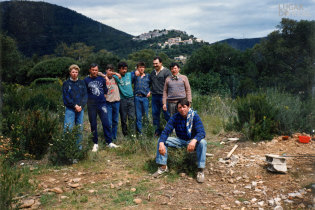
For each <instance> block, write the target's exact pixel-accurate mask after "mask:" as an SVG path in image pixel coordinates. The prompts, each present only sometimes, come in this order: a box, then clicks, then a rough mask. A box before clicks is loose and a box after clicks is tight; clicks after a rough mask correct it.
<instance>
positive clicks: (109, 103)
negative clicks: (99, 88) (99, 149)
mask: <svg viewBox="0 0 315 210" xmlns="http://www.w3.org/2000/svg"><path fill="white" fill-rule="evenodd" d="M98 74H99V75H100V76H102V77H103V78H104V79H106V86H107V89H108V92H107V94H106V107H107V115H108V122H109V129H110V130H111V134H112V139H113V141H114V140H116V139H117V127H118V118H119V105H120V94H119V89H118V85H117V82H116V80H115V79H114V77H113V75H117V76H118V77H119V78H121V76H120V75H119V74H118V73H116V72H115V70H114V66H113V65H112V64H108V65H107V66H106V75H105V74H103V73H101V72H99V73H98Z"/></svg>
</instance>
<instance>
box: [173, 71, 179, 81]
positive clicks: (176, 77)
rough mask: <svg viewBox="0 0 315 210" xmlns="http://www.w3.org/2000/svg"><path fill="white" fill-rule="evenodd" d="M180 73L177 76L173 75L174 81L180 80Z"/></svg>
mask: <svg viewBox="0 0 315 210" xmlns="http://www.w3.org/2000/svg"><path fill="white" fill-rule="evenodd" d="M179 75H180V73H179V72H178V74H176V75H172V80H178V78H179Z"/></svg>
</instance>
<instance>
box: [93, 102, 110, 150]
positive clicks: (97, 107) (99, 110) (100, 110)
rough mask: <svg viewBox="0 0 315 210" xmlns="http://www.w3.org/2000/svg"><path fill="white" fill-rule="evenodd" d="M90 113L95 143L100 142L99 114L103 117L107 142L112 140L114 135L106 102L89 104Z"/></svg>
mask: <svg viewBox="0 0 315 210" xmlns="http://www.w3.org/2000/svg"><path fill="white" fill-rule="evenodd" d="M87 107H88V115H89V121H90V124H91V132H92V134H93V142H94V144H97V143H98V136H97V115H98V116H99V117H100V118H101V122H102V126H103V132H104V137H105V141H106V143H107V144H109V143H111V142H112V137H111V133H110V129H109V125H108V115H107V107H106V103H104V104H88V106H87Z"/></svg>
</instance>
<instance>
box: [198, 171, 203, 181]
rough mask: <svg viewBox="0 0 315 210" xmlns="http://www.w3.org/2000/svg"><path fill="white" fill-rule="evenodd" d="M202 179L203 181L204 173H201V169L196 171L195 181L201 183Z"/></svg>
mask: <svg viewBox="0 0 315 210" xmlns="http://www.w3.org/2000/svg"><path fill="white" fill-rule="evenodd" d="M204 181H205V174H204V173H203V171H198V174H197V182H199V183H203V182H204Z"/></svg>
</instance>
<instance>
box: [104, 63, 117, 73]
mask: <svg viewBox="0 0 315 210" xmlns="http://www.w3.org/2000/svg"><path fill="white" fill-rule="evenodd" d="M108 69H110V70H112V71H115V67H114V65H113V64H108V65H107V66H106V69H105V70H108Z"/></svg>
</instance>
